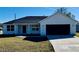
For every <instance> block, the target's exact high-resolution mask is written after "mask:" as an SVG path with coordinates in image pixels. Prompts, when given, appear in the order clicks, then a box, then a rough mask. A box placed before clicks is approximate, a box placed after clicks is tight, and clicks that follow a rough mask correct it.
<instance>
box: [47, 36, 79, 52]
mask: <svg viewBox="0 0 79 59" xmlns="http://www.w3.org/2000/svg"><path fill="white" fill-rule="evenodd" d="M48 38H49V41H50V42H51V44H52V45H53V47H54V50H55V52H79V38H74V37H68V38H67V37H65V38H64V37H63V38H60V36H59V38H58V36H56V37H54V38H53V36H48Z"/></svg>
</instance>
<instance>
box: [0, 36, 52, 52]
mask: <svg viewBox="0 0 79 59" xmlns="http://www.w3.org/2000/svg"><path fill="white" fill-rule="evenodd" d="M37 40H38V39H37ZM40 51H43V52H48V51H49V52H51V51H53V47H52V46H51V44H50V42H49V41H47V40H46V41H40V42H33V41H30V40H23V38H19V37H1V38H0V52H40Z"/></svg>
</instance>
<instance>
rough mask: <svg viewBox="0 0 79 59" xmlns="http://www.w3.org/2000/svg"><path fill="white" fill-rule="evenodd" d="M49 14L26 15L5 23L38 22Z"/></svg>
mask: <svg viewBox="0 0 79 59" xmlns="http://www.w3.org/2000/svg"><path fill="white" fill-rule="evenodd" d="M46 17H48V16H26V17H22V18H19V19H16V20H12V21H9V22H5V23H3V24H15V23H38V22H39V21H41V20H43V19H44V18H46Z"/></svg>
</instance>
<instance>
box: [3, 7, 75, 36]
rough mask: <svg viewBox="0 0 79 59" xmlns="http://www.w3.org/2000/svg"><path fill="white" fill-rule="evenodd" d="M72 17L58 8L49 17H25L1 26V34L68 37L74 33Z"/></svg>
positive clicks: (73, 19)
mask: <svg viewBox="0 0 79 59" xmlns="http://www.w3.org/2000/svg"><path fill="white" fill-rule="evenodd" d="M76 24H77V21H76V20H75V18H74V16H73V15H72V14H71V13H66V12H65V10H64V9H63V8H60V9H58V10H57V12H55V13H54V14H53V15H51V16H26V17H23V18H19V19H16V20H12V21H9V22H6V23H4V24H3V34H15V35H27V34H40V35H42V36H43V35H44V36H46V35H69V34H75V33H76Z"/></svg>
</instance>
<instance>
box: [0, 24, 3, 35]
mask: <svg viewBox="0 0 79 59" xmlns="http://www.w3.org/2000/svg"><path fill="white" fill-rule="evenodd" d="M0 34H3V32H2V24H1V23H0Z"/></svg>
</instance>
